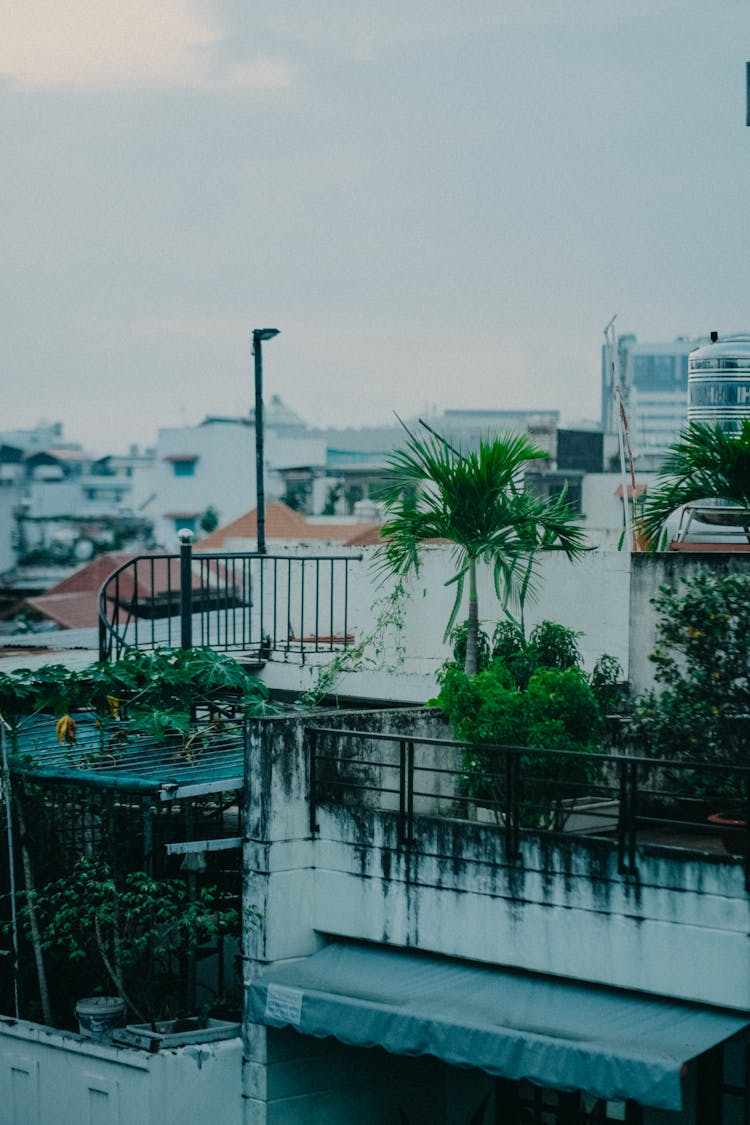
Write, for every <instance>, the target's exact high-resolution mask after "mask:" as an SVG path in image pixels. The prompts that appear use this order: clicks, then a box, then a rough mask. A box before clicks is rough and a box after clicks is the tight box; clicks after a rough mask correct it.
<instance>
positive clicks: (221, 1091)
mask: <svg viewBox="0 0 750 1125" xmlns="http://www.w3.org/2000/svg"><path fill="white" fill-rule="evenodd" d="M240 1077H241V1042H240V1040H239V1039H227V1040H223V1041H221V1042H218V1043H204V1044H200V1045H196V1046H193V1047H182V1048H179V1049H176V1050H169V1051H162V1052H159V1053H158V1054H149V1053H148V1052H147V1051H140V1050H135V1049H133V1048H125V1047H114V1046H111V1045H110V1044H104V1043H102V1044H99V1043H94V1042H93V1041H92V1040H90V1039H84V1038H82V1037H81V1036H80V1035H74V1034H72V1033H67V1032H61V1031H53V1030H51V1029H50V1028H47V1027H41V1026H40V1025H38V1024H33V1023H28V1022H26V1021H23V1020H21V1021H15V1020H11V1019H8V1018H7V1017H0V1120H2V1122H3V1125H186V1122H191V1123H193V1122H195V1123H196V1125H198V1123H203V1122H214V1121H216V1122H221V1125H240V1122H241V1120H242V1106H241V1097H240Z"/></svg>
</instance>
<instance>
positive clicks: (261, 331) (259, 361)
mask: <svg viewBox="0 0 750 1125" xmlns="http://www.w3.org/2000/svg"><path fill="white" fill-rule="evenodd" d="M278 334H279V330H278V328H254V329H253V355H254V356H255V489H256V495H257V504H256V509H255V515H256V519H257V529H258V554H259V555H265V553H266V494H265V489H264V486H263V348H262V344H263V341H264V340H273V338H274V336H278Z"/></svg>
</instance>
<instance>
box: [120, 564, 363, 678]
mask: <svg viewBox="0 0 750 1125" xmlns="http://www.w3.org/2000/svg"><path fill="white" fill-rule="evenodd" d="M361 559H362V556H361V555H266V554H262V555H259V554H257V553H250V552H222V553H220V554H219V553H213V552H211V553H205V554H194V553H193V552H192V549H191V546H190V544H184V545H183V546H182V549H181V551H180V552H179V554H159V555H138V556H136V557H135V558H133V559H130V560H129V561H128V562H126V563H124V564H123V565H122V566H120V567H118V569H117V570H116V571H114V573H113V574H111V575H110V576H109V578H108V579H107V581H106V582H105V583H104V585H103V586H102V589H101V591H100V593H99V659H100V660H112V659H117V658H118V657H119V656H120V655H121V654H122V652H123V651H124V650H125V649H127V648H157V647H161V646H164V647H167V648H177V647H180V648H192V647H193V646H210V647H211V648H215V649H218V650H219V651H223V652H236V653H242V654H243V655H246V656H249V657H252V658H254V659H257V660H262V659H270V658H271V657H272V656H273V655H274V654H277V655H281V656H282V657H283V658H287V657H288V656H289V655H290V654H293V653H296V654H298V655H299V656H300V657H301V659H302V660H304V659H305V656H306V655H307V654H308V653H311V652H331V651H334V650H339V649H341V648H346V647H347V646H349V645H351V644H353V643H354V639H355V638H354V633H353V626H352V622H351V621H350V616H349V612H350V600H349V594H350V589H349V587H350V567H351V565H352V564H353V563H356V562H360V561H361Z"/></svg>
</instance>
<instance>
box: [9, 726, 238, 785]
mask: <svg viewBox="0 0 750 1125" xmlns="http://www.w3.org/2000/svg"><path fill="white" fill-rule="evenodd" d="M75 718H76V721H77V724H78V730H77V736H76V741H75V743H74V744H73V745H69V744H67V743H63V744H60V743H59V742H58V740H57V737H56V735H55V723H56V717H55V716H53V715H49V716H43V717H37V718H35V719H34V720H33V721H32V722H30V723H28V724H26V725H25V726H24V727H23V729H22V731H21V733H20V734H19V737H18V745H17V752H16V754H15V755H13V756H12V757H11V759H10V769H11V773H13V774H16V775H22V776H24V777H27V778H29V779H32V780H33V779H35V778H36V779H38V780H39V781H44V782H48V783H50V784H54V783H56V784H61V785H86V786H91V787H93V788H102V789H122V790H126V791H130V792H149V793H154V794H157V795H158V796H159V797H160V798H161V799H162V800H172V799H176V798H180V797H188V796H193V795H198V794H201V793H220V792H224V791H226V790H230V789H240V788H241V787H242V781H243V768H244V767H243V762H244V753H243V734H242V723H241V722H235V721H229V720H224V721H222V722H221V723H220V724H217V723H215V722H214V723H212V722H204V723H196V724H195V726H194V727H193V728H191V730H190V733H189V734H187V735H183V734H180V733H178V732H175V733H170V734H168V735H167V736H166V737H165V738H163V739H158V740H157V739H155V738H154V737H151V736H149V735H147V734H145V733H143V732H142V731H138V730H136V729H135V728H134V727H133V725H132V724H128V723H125V722H116V721H114V720H112V721H108V722H107V723H106V724H105V725H104V726H103V727H98V726H96V725H95V724H96V720H95V716H94V715H93V714H90V713H86V714H79V715H76V716H75Z"/></svg>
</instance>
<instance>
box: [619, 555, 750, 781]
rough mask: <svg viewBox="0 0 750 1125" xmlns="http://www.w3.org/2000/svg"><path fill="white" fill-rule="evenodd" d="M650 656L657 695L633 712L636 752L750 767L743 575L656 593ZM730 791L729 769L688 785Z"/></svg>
mask: <svg viewBox="0 0 750 1125" xmlns="http://www.w3.org/2000/svg"><path fill="white" fill-rule="evenodd" d="M652 604H653V605H654V606H655V608H656V610H657V612H658V614H659V621H658V625H657V644H656V647H655V649H654V651H653V653H652V654H651V660H652V661H653V663H654V665H655V668H656V672H655V677H656V680H657V683H658V684H659V685H660V690H658V691H649V692H647V693H646V694H645V695H644V696H643V697H641V698H640V699H639V700H638V701H637V704H636V706H635V709H634V714H633V725H632V729H633V736H634V740H635V744H636V747H637V749H638V751H639V752H640V753H642V754H645V755H649V756H652V757H658V758H667V759H669V758H671V759H674V760H677V761H695V762H715V763H719V764H724V765H727V766H732V765H750V719H748V716H750V575H747V574H727V575H721V574H715V573H711V572H707V571H706V572H701V573H699V574H697V575H696V576H695V577H693V578H692V579H690V580H689V581H687V582H685V583H684V585H683V587H682V588H681V589H680V590H675V589H673V588H672V587H670V586H662V587H660V590H659V594H658V596H657V597H656V598H654V599H653V601H652ZM717 783H719V787H720V788H721V789H722V790H724V791H725V792H727V793H731V792H736V790H737V785H738V779H737V776H736V775H732V774H731V771H729V772H728V773H725V774H723V775H722V776H721V778H720V779H719V778H717V777H716V775H714V777H713V778H710V777H709V776H708V773H706V775H705V776H703V777H702V778H701V777H700V776H699V777H698V778H697V782H696V784H697V785H698V786H700V785H703V786H704V787H706V788H711V787H713V788H714V789H715V788H716V785H717Z"/></svg>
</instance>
